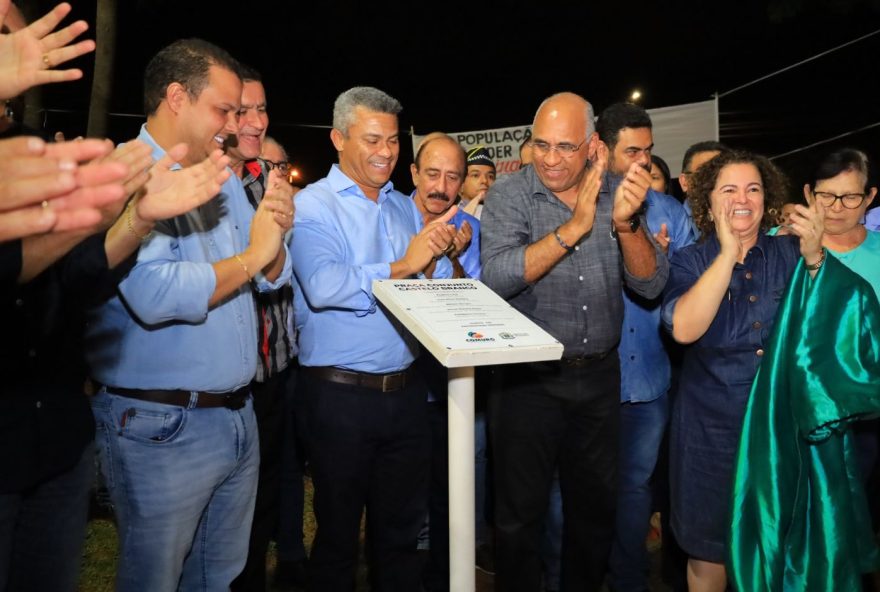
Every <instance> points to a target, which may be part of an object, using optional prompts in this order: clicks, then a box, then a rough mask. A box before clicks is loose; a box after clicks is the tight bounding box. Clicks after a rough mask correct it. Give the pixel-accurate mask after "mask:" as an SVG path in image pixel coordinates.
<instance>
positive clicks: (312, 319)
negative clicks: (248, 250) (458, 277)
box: [291, 165, 451, 373]
mask: <svg viewBox="0 0 880 592" xmlns="http://www.w3.org/2000/svg"><path fill="white" fill-rule="evenodd" d="M295 199H296V216H295V219H294V232H293V243H292V248H291V250H292V252H293V257H292V260H293V272H294V298H293V306H294V317H295V319H296V326H297V329H298V330H299V344H300V351H299V362H300V364H301V365H303V366H338V367H340V368H347V369H350V370H356V371H359V372H375V373H386V372H394V371H397V370H402V369H404V368H406V367H408V366H409V365H410V364H411V363H412V361H413V359H415V356H416V354H417V353H418V342H417V341H416V339H415V338H414V337H413V336H412V335H410V333H409V332H408V331H407V330H406V329H404V328H403V326H402V325H400V324H399V323H398V322H397V321H396V320H395V319H394V318H393V317H389V316H388V315H386V314H385V312H384V311H383V310H382V309H381V308H380V307H379V306H378V303H377V302H376V299H375V297H374V296H373V280H377V279H389V278H390V277H391V263H392V262H394V261H397V260H399V259H401V258H402V257H403V256H404V254H405V253H406V249H407V247H408V246H409V242H410V240H411V239H412V237H413V236H414V235H415V234H417V233H418V232H419V230H421V228H422V216H421V214H420V213H419V210H418V208H416V205H415V203H413V201H412V200H411V199H410V198H409V197H407V196H406V195H403V194H402V193H400V192H399V191H395V190H394V186H393V185H392V184H391V183H390V182H388V183H386V184H385V186H384V187H382V188H381V189H380V190H379V199H378V200H377V201H375V202H374V201H372V200H371V199H369V198H368V197H367V196H366V195H364V192H363V191H362V190H361V189H360V187H358V186H357V184H356V183H355V182H354V181H352V180H351V179H350V178H348V177H347V176H346V175H345V173H343V172H342V170H341V169H340V168H339V166H338V165H333V167H331V169H330V173H329V174H328V175H327V176H326V177H324V178H323V179H321V180H320V181H318V182H316V183H313V184H311V185H309V186H308V187H306V188H305V189H303V190H302V191H300V192H299V193H297V194H296V198H295ZM450 271H451V266H450V263H449V260H448V259H445V258H444V259H441V260H440V261H438V262H437V267H436V269H435V272H434V277H450V275H451V274H450Z"/></svg>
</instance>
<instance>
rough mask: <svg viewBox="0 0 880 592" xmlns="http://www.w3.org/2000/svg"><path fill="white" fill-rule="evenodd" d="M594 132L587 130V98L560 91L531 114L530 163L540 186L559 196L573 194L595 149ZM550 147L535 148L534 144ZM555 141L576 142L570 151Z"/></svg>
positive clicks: (568, 143) (595, 138) (595, 137)
mask: <svg viewBox="0 0 880 592" xmlns="http://www.w3.org/2000/svg"><path fill="white" fill-rule="evenodd" d="M597 139H598V136H597V135H596V134H595V133H591V134H589V137H588V134H587V102H586V101H584V100H583V99H582V98H581V97H578V96H577V95H571V94H563V95H560V96H557V97H554V98H552V99H549V100H547V101H546V102H545V103H544V104H543V105H542V106H541V108H540V109H539V110H538V113H537V114H536V115H535V122H534V126H533V127H532V166H533V167H534V169H535V173H536V174H537V175H538V178H539V179H540V180H541V183H543V184H544V186H545V187H546V188H547V189H549V190H550V191H552V192H553V193H555V194H556V195H557V196H560V197H568V196H574V195H575V194H577V188H578V183H579V182H580V180H581V178H583V176H584V174H585V171H586V167H587V162H588V161H589V160H590V158H591V157H592V156H593V155H595V153H596V143H597ZM541 145H545V146H549V147H551V148H552V149H549V150H546V151H544V150H538V149H537V148H535V146H541ZM559 145H568V146H579V148H577V150H575V151H574V152H572V153H570V154H564V153H563V152H561V151H559V150H558V149H556V147H557V146H559Z"/></svg>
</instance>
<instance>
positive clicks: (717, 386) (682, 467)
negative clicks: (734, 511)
mask: <svg viewBox="0 0 880 592" xmlns="http://www.w3.org/2000/svg"><path fill="white" fill-rule="evenodd" d="M719 252H720V245H719V243H718V239H717V237H716V236H715V235H714V234H712V235H710V236H708V237H707V238H706V240H705V241H703V242H701V243H699V244H696V245H692V246H690V247H687V248H685V249H683V250H681V251H679V252H677V253H676V254H675V255H674V256H673V258H672V260H671V261H670V273H669V281H668V283H667V285H666V291H665V293H664V299H663V312H662V315H663V321H664V324H665V325H666V327H667V328H668V329H671V327H672V314H673V311H674V309H675V305H676V303H677V302H678V299H679V298H680V297H681V296H682V294H684V293H685V292H687V291H688V290H689V289H690V288H691V286H693V285H694V283H696V281H697V280H698V279H699V278H700V276H701V275H702V274H703V273H704V272H705V271H706V269H707V268H708V267H709V265H711V264H712V262H713V261H714V260H715V258H716V257H717V256H718V254H719ZM799 257H800V252H799V249H798V240H797V238H795V237H791V236H781V237H769V236H765V235H763V234H761V235H759V238H758V242H757V243H756V244H755V246H754V247H752V248H751V249H750V250H749V251H748V253H747V254H746V257H745V262H744V263H742V264H740V263H737V264H736V266H735V267H734V269H733V274H732V277H731V280H730V285H729V287H728V291H727V295H726V296H725V297H724V298H723V299H722V301H721V305H720V306H719V308H718V313H717V314H716V315H715V318H714V319H713V321H712V324H711V325H710V326H709V328H708V330H707V331H706V333H705V334H704V335H703V336H702V337H700V339H698V340H697V341H696V342H694V343H693V344H691V345H689V346H688V347H687V348H686V350H685V354H684V360H683V363H682V370H681V379H680V383H679V389H678V393H677V395H676V396H675V397H674V400H673V412H672V421H671V423H670V451H669V457H670V489H671V492H670V493H671V500H672V516H671V523H672V529H673V531H674V533H675V537H676V539H677V540H678V543H679V544H680V545H681V547H682V549H684V550H685V551H686V552H687V553H688V555H690V556H692V557H694V558H697V559H703V560H706V561H713V562H718V563H722V562H724V560H725V558H726V555H725V546H726V543H725V541H726V539H727V532H728V529H729V527H730V520H729V508H730V494H731V485H732V478H733V473H732V471H733V461H734V456H735V454H736V450H737V446H738V444H739V436H740V432H741V431H742V421H743V415H744V413H745V409H746V403H747V401H748V397H749V392H750V390H751V386H752V380H753V379H754V377H755V374H756V373H757V371H758V366H759V365H760V363H761V360H762V358H763V356H764V353H765V352H764V348H765V346H766V343H767V342H768V341H769V339H770V335H771V333H772V331H773V324H774V321H775V317H776V309H777V307H778V306H779V301H780V300H781V299H782V296H783V294H784V292H785V288H786V286H787V285H788V281H789V278H790V277H791V274H792V272H793V271H794V268H795V266H796V265H797V262H798V258H799Z"/></svg>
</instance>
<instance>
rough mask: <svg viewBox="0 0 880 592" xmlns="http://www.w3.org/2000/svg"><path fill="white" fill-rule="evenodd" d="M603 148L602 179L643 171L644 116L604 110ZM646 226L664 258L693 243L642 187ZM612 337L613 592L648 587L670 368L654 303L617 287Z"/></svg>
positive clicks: (667, 206) (676, 208)
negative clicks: (616, 372) (615, 380)
mask: <svg viewBox="0 0 880 592" xmlns="http://www.w3.org/2000/svg"><path fill="white" fill-rule="evenodd" d="M596 130H597V131H598V132H599V136H600V138H601V139H602V141H604V142H605V143H606V145H607V146H608V151H609V160H608V170H609V174H611V175H617V176H623V175H625V174H626V171H627V170H628V169H629V167H630V165H631V164H632V163H634V162H635V163H638V164H639V166H641V167H642V168H644V169H646V170H649V171H650V168H651V150H652V148H653V147H654V138H653V133H652V126H651V118H650V116H649V115H648V114H647V112H646V111H645V110H644V109H642V108H641V107H639V106H638V105H633V104H632V103H616V104H614V105H611V106H610V107H608V108H606V109H605V110H604V111H603V112H602V113H601V114H600V115H599V119H598V121H597V123H596ZM645 220H646V222H647V225H648V229H649V230H650V232H651V234H652V235H653V236H654V238H655V240H656V241H657V242H658V243H659V244H660V246H661V248H663V250H664V251H666V254H667V256H671V255H672V254H673V253H674V252H675V251H676V250H678V249H681V248H683V247H686V246H687V245H689V244H691V243H693V242H694V240H695V238H696V231H695V230H694V228H693V225H692V224H691V222H690V220H689V218H688V215H687V213H686V212H685V210H684V208H683V207H682V206H681V204H680V203H679V202H678V201H677V200H676V199H675V198H673V197H670V196H668V195H664V194H662V193H658V192H656V191H654V190H653V189H649V190H648V194H647V196H646V197H645ZM623 304H624V312H623V331H622V333H621V336H620V345H619V347H618V353H619V355H620V375H621V381H620V401H621V406H620V457H619V460H620V465H619V479H620V481H619V485H618V497H617V499H618V501H617V521H616V525H615V533H614V542H613V545H612V548H611V560H610V569H611V584H612V586H613V589H614V590H615V592H624V591H626V592H632V591H639V592H641V591H645V590H647V589H648V568H649V565H648V554H647V550H646V548H645V537H646V536H647V533H648V526H649V519H650V516H651V475H652V474H653V472H654V466H655V465H656V464H657V455H658V452H659V450H660V443H661V441H662V439H663V433H664V431H665V430H666V423H667V420H668V418H669V403H668V400H667V392H668V391H669V386H670V379H671V370H670V365H669V356H668V355H667V353H666V350H665V349H664V345H663V341H662V339H661V331H660V300H659V299H654V300H648V299H645V298H642V297H640V296H636V295H634V294H633V293H631V292H630V291H629V290H627V289H624V290H623Z"/></svg>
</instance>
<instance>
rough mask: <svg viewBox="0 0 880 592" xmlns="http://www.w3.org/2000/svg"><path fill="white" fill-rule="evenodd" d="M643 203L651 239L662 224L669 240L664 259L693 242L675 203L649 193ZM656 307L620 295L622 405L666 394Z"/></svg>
mask: <svg viewBox="0 0 880 592" xmlns="http://www.w3.org/2000/svg"><path fill="white" fill-rule="evenodd" d="M645 203H647V209H646V211H645V220H646V221H647V223H648V230H649V231H650V232H651V235H654V234H656V233H658V232H660V226H661V225H662V224H666V229H667V232H668V233H669V239H670V243H669V252H668V253H667V257H670V258H671V257H672V255H673V254H674V253H675V252H676V251H678V250H679V249H683V248H684V247H686V246H688V245H690V244H692V243H693V242H695V241H696V238H697V233H696V229H695V228H694V225H693V223H692V222H691V219H690V217H689V216H688V215H687V212H686V211H685V209H684V207H683V206H682V205H681V204H680V203H679V202H678V200H677V199H675V198H674V197H670V196H669V195H665V194H663V193H657V192H656V191H654V190H653V189H649V190H648V195H647V197H646V198H645ZM660 303H661V299H660V298H657V299H654V300H646V299H644V298H639V297H637V296H634V295H633V294H632V293H630V292H629V291H627V290H624V291H623V331H622V332H621V335H620V346H619V348H618V353H619V354H620V400H621V401H622V402H628V401H629V402H633V403H641V402H646V401H653V400H654V399H657V398H658V397H660V396H661V395H663V393H665V392H666V391H667V390H669V383H670V380H671V369H670V366H669V356H668V355H667V353H666V350H665V348H664V346H663V342H662V340H661V337H660V331H661V329H660Z"/></svg>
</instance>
